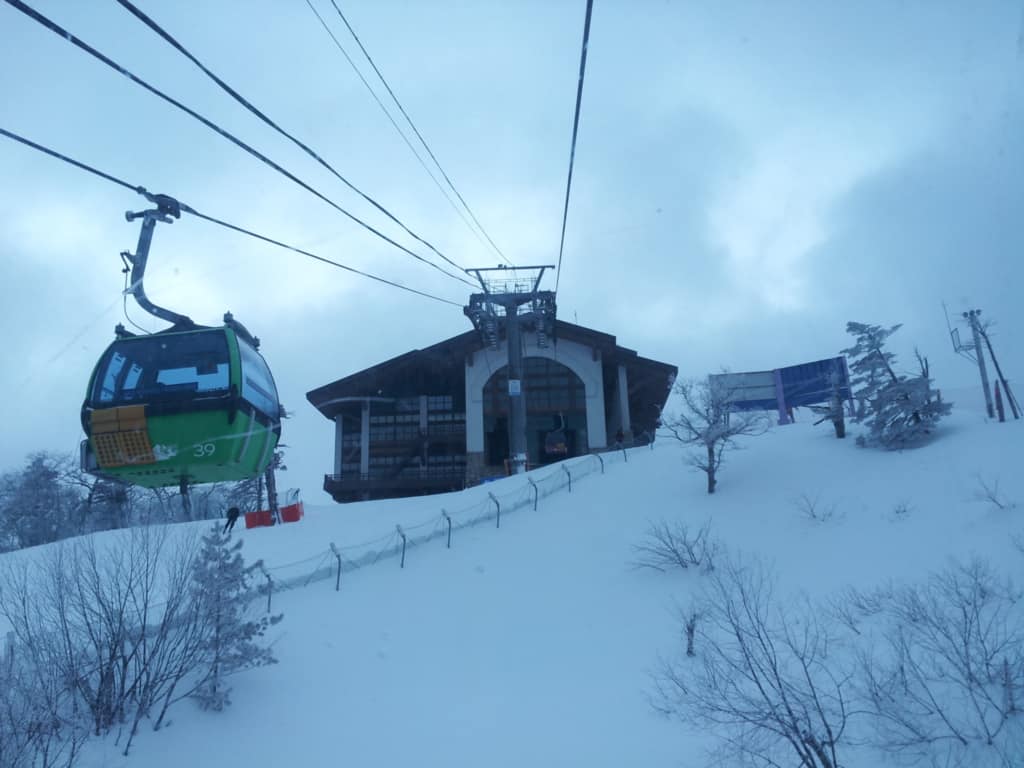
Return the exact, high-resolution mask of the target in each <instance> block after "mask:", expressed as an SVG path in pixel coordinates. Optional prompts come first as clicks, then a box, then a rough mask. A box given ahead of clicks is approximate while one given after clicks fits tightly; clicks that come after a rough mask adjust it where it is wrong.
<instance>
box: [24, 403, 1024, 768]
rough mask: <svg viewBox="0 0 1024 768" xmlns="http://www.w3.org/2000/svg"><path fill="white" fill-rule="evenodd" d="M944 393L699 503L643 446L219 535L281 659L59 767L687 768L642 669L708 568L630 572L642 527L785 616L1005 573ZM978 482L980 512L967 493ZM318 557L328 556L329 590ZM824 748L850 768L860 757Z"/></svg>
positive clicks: (1014, 437) (978, 415)
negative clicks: (453, 490) (909, 413)
mask: <svg viewBox="0 0 1024 768" xmlns="http://www.w3.org/2000/svg"><path fill="white" fill-rule="evenodd" d="M950 397H951V399H953V400H955V401H956V404H955V407H954V411H953V415H952V416H951V417H949V418H948V419H946V420H944V421H943V422H942V423H941V424H940V425H939V428H938V432H937V434H936V435H935V436H934V439H933V440H931V441H930V442H929V443H928V444H927V445H924V446H923V447H920V448H917V449H914V450H907V451H904V452H887V451H881V450H872V449H864V448H858V447H857V446H856V445H855V444H854V440H853V439H852V438H853V437H855V434H856V430H853V432H854V434H853V435H851V436H850V437H849V438H848V439H846V440H837V439H835V437H834V434H833V431H832V429H831V425H829V424H827V423H826V424H823V425H820V426H813V425H812V424H811V423H810V422H811V418H810V415H809V414H807V413H805V412H801V411H798V413H797V418H798V422H797V423H796V424H793V425H787V426H780V427H774V428H773V429H772V430H771V431H770V432H769V433H767V434H765V435H762V436H759V437H755V438H750V439H748V440H746V442H745V443H744V444H743V446H742V450H738V451H735V452H733V453H731V454H729V455H728V456H727V458H726V462H725V465H724V467H723V469H722V472H721V475H720V478H719V486H718V490H717V492H716V493H715V494H714V495H713V496H708V495H707V494H706V493H705V484H704V480H703V477H702V476H701V475H700V474H698V473H696V472H695V471H693V470H692V469H691V468H690V467H688V466H686V464H685V463H684V460H683V458H684V455H685V451H684V449H683V448H682V446H680V445H679V444H678V443H674V442H672V441H671V440H670V439H659V440H658V442H657V443H656V444H655V447H654V449H648V448H646V447H645V448H635V449H632V450H630V451H629V452H628V456H625V455H623V454H622V453H621V452H618V453H609V454H605V456H604V461H605V465H606V466H605V468H604V472H603V473H602V472H601V470H600V465H599V462H598V460H597V459H595V458H593V457H580V458H577V459H573V460H570V461H568V462H565V463H564V464H565V466H566V467H567V468H568V469H569V474H571V475H572V476H573V484H572V490H571V492H570V491H569V489H568V487H567V479H568V476H569V474H567V473H566V472H565V471H564V470H563V469H561V467H560V466H557V465H556V466H549V467H544V468H541V469H539V470H536V471H535V472H533V473H531V474H530V475H528V476H527V478H529V479H532V480H533V481H534V482H535V483H536V484H537V488H538V493H537V496H538V497H539V499H538V505H537V509H536V511H534V509H533V498H534V491H533V486H532V485H531V484H530V483H529V480H528V479H527V478H524V477H522V476H520V477H512V478H507V479H504V480H500V481H497V482H494V483H488V484H486V485H483V486H480V487H477V488H474V489H470V490H467V491H464V492H462V493H457V494H447V495H444V496H429V497H420V498H414V499H401V500H393V501H381V502H366V503H358V504H349V505H343V506H322V507H321V506H310V507H307V508H306V517H305V518H304V519H303V520H302V521H300V522H298V523H293V524H288V525H282V526H277V527H273V528H255V529H251V530H245V529H244V528H243V526H242V524H241V523H239V525H238V526H237V527H236V528H235V536H236V537H241V538H242V539H243V540H244V542H245V544H244V547H243V554H244V555H245V557H246V559H247V560H248V561H249V562H252V561H254V560H255V559H257V558H258V559H261V560H263V562H264V564H265V566H266V568H267V569H268V572H269V573H270V574H271V578H273V579H274V580H275V582H276V583H278V585H279V588H278V589H276V590H275V592H274V593H273V596H272V602H273V605H272V609H273V611H274V612H275V613H276V612H283V614H284V619H283V621H282V622H281V623H279V624H277V625H275V626H274V627H272V629H271V630H270V633H269V634H268V636H267V639H268V640H269V641H270V643H271V644H272V646H273V650H274V653H275V654H276V656H277V658H278V660H279V663H278V664H276V665H273V666H269V667H261V668H258V669H253V670H249V671H245V672H243V673H241V674H238V675H236V676H235V677H234V678H233V679H232V682H231V684H232V687H233V694H232V700H233V704H232V705H231V706H230V707H229V708H227V709H226V710H225V711H223V712H220V713H208V712H202V711H200V710H199V709H198V708H197V707H196V706H194V705H193V704H192V703H190V702H188V701H186V702H181V703H179V704H177V705H176V706H175V708H174V709H172V711H171V714H170V721H171V722H170V724H169V725H168V726H167V727H165V728H164V729H163V730H161V731H159V732H155V733H154V732H152V731H150V730H148V729H146V730H144V731H143V732H142V733H140V735H139V736H138V738H137V739H136V741H135V743H134V745H133V746H132V749H131V753H130V755H129V756H128V757H123V756H122V755H121V751H122V748H121V746H120V745H119V744H118V743H117V738H116V736H117V734H113V735H111V736H110V737H108V738H105V739H95V740H92V741H91V742H90V743H89V744H88V747H87V749H86V752H85V754H84V756H83V760H82V762H81V765H84V766H87V768H100V766H103V767H106V766H111V767H114V766H130V765H136V766H147V768H172V767H173V768H180V766H182V765H218V766H221V768H232V767H233V766H279V765H302V766H331V765H346V764H347V765H359V766H394V765H413V766H420V767H423V766H481V765H486V766H489V767H491V768H499V767H500V766H516V767H517V768H518V767H520V766H524V765H550V766H556V765H558V766H564V765H586V766H623V765H645V766H666V767H667V766H698V765H705V764H706V757H705V754H706V750H707V749H708V748H710V747H713V746H714V745H715V743H716V734H715V733H713V732H701V733H698V732H695V731H694V730H693V729H691V728H689V727H687V726H685V725H683V724H681V723H680V722H678V721H677V720H674V719H672V718H669V717H665V716H663V715H660V714H659V713H658V712H656V711H655V708H654V707H653V706H652V694H653V684H652V679H653V678H652V675H653V674H654V673H655V671H656V669H657V668H658V664H659V659H660V658H678V657H679V656H680V655H681V653H682V649H683V646H682V622H681V618H680V612H681V610H682V609H683V608H684V607H685V606H686V605H688V604H689V603H690V601H691V600H692V599H693V598H694V597H695V596H697V595H699V594H700V592H701V589H702V584H703V582H704V580H705V579H706V578H707V577H706V576H705V575H702V574H701V573H700V572H699V570H698V569H689V570H687V571H685V572H684V571H681V570H680V571H675V572H665V573H661V572H657V571H654V570H650V569H639V568H637V567H636V566H635V560H636V556H637V555H636V552H635V551H634V549H633V547H634V545H636V544H638V543H640V542H641V541H642V540H643V539H644V535H645V532H646V530H647V528H648V525H649V523H650V522H653V521H659V520H668V521H677V520H678V521H684V522H687V523H688V524H690V525H691V526H692V527H694V528H697V527H699V526H700V525H702V524H703V523H705V522H706V521H710V526H711V535H712V537H713V538H714V539H716V540H718V541H719V542H720V543H721V544H722V545H723V546H724V547H725V548H726V549H727V550H728V551H729V552H731V553H742V554H743V556H744V557H745V558H751V557H757V558H759V559H760V560H762V561H763V562H764V563H766V564H767V565H769V566H770V567H771V568H772V569H773V570H774V572H775V574H776V575H777V577H778V580H779V585H778V588H777V597H779V598H780V599H782V600H783V601H786V602H788V601H791V600H793V599H795V598H796V597H797V596H798V595H800V594H801V593H803V594H806V595H808V596H809V597H810V598H812V599H821V598H828V597H830V596H833V595H836V594H837V593H838V592H839V591H840V590H842V589H843V588H844V587H846V586H854V587H857V588H860V589H871V588H874V587H878V586H881V585H882V584H883V583H885V582H887V581H889V580H892V581H893V582H894V583H897V584H910V583H916V582H920V581H921V580H923V579H924V578H926V577H927V576H928V574H930V573H933V572H935V571H938V570H939V569H941V568H943V567H944V566H946V565H948V564H949V563H950V562H951V559H956V560H958V561H961V562H965V561H967V560H968V559H970V558H971V557H974V556H980V557H983V558H985V559H986V560H988V561H989V562H990V563H991V565H992V566H993V567H994V568H996V569H997V570H999V571H1000V572H1001V573H1002V574H1005V575H1007V576H1013V575H1016V574H1017V573H1019V572H1020V565H1021V563H1022V562H1024V560H1022V557H1024V555H1022V554H1021V552H1020V551H1019V550H1018V549H1017V547H1016V546H1015V543H1014V537H1015V536H1017V535H1019V534H1021V533H1024V522H1022V520H1021V514H1022V510H1024V506H1022V505H1024V481H1022V478H1021V475H1020V471H1019V467H1020V458H1021V456H1022V450H1021V449H1022V445H1024V433H1022V429H1021V425H1020V423H1019V422H1016V423H1014V422H1010V423H1006V424H999V423H995V422H993V421H990V420H987V419H986V418H985V416H984V410H983V404H982V401H981V394H980V391H975V390H970V389H967V390H963V391H959V392H956V393H950ZM627 458H628V461H627ZM996 484H998V496H997V500H998V501H1000V502H1001V504H996V503H994V501H993V499H992V498H986V496H987V495H990V494H986V492H985V491H984V486H987V487H988V488H989V489H990V490H991V489H993V488H995V486H996ZM495 500H497V501H495ZM499 503H500V504H502V505H503V509H502V513H501V518H500V527H499V525H498V519H497V517H496V511H497V506H498V504H499ZM810 505H813V507H814V508H815V510H816V512H817V514H818V515H819V516H820V517H826V518H828V519H824V520H815V519H812V518H811V517H810V516H809V515H808V514H806V513H807V510H808V507H809V506H810ZM1000 506H1002V507H1003V508H1000ZM513 507H514V508H513ZM442 510H445V511H447V512H448V514H449V516H450V517H451V518H452V519H453V522H454V526H453V527H454V530H453V532H452V540H451V548H450V549H448V548H447V546H446V544H447V530H446V527H447V526H446V520H445V518H444V517H443V515H442ZM823 512H824V513H825V514H822V513H823ZM471 521H476V524H473V525H467V524H466V523H468V522H471ZM204 525H209V523H206V524H195V527H196V528H199V529H201V528H202V527H203V526H204ZM396 525H398V526H401V527H402V531H403V532H405V533H406V536H407V538H408V540H409V546H408V549H407V551H406V555H405V563H404V567H400V559H401V555H400V550H401V538H400V535H399V533H398V531H397V530H396ZM190 527H191V526H187V525H186V526H175V529H176V531H179V532H184V531H186V530H188V529H189V528H190ZM102 535H103V536H108V537H112V536H113V537H116V536H118V535H122V533H121V532H112V533H111V532H108V533H106V534H102ZM332 543H333V544H335V545H336V546H337V547H338V548H339V549H340V550H341V551H342V552H343V553H344V564H345V568H344V570H343V573H342V576H341V585H340V590H338V591H335V583H336V582H335V578H336V572H335V571H334V568H335V567H336V562H337V560H336V559H335V557H334V556H333V554H332V553H331V550H330V545H331V544H332ZM32 552H35V550H33V551H32ZM32 552H22V553H16V556H19V557H30V556H33V554H32ZM353 564H359V565H360V566H361V567H358V568H354V567H353ZM285 586H287V587H289V588H287V589H286V588H284V587H285ZM263 607H265V606H263V605H262V603H261V604H260V608H261V609H262V608H263ZM841 752H843V755H844V760H843V764H844V765H846V766H849V767H850V768H868V766H873V765H878V764H879V761H878V760H877V756H875V755H872V754H871V753H868V752H863V751H862V752H856V753H855V752H854V751H853V750H852V749H848V750H841Z"/></svg>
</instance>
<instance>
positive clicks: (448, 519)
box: [441, 509, 452, 549]
mask: <svg viewBox="0 0 1024 768" xmlns="http://www.w3.org/2000/svg"><path fill="white" fill-rule="evenodd" d="M441 515H442V516H443V517H444V519H445V520H446V521H447V522H448V547H447V548H448V549H451V548H452V519H451V517H450V516H449V515H448V513H447V512H445V511H444V510H443V509H442V510H441Z"/></svg>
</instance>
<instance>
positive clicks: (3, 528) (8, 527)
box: [0, 451, 83, 549]
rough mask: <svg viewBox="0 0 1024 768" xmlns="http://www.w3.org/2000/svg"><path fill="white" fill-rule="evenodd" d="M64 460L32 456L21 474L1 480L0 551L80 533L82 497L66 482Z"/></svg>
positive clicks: (17, 473) (32, 545)
mask: <svg viewBox="0 0 1024 768" xmlns="http://www.w3.org/2000/svg"><path fill="white" fill-rule="evenodd" d="M66 462H67V460H66V459H65V458H62V457H59V456H56V455H54V454H51V453H47V452H45V451H42V452H39V453H34V454H31V455H30V456H29V457H28V461H27V462H26V464H25V468H24V469H22V470H21V471H20V472H9V473H7V474H5V475H4V476H3V477H2V478H0V549H19V548H22V547H34V546H38V545H39V544H47V543H49V542H51V541H57V540H58V539H63V538H66V537H68V536H73V535H75V534H77V533H80V532H81V529H82V520H81V510H82V508H83V505H82V496H81V494H80V493H79V492H78V491H77V490H76V489H74V488H72V487H71V486H69V485H68V484H67V483H66V482H64V478H63V473H64V470H65V467H66Z"/></svg>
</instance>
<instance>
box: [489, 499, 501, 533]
mask: <svg viewBox="0 0 1024 768" xmlns="http://www.w3.org/2000/svg"><path fill="white" fill-rule="evenodd" d="M487 495H488V496H490V497H491V501H493V502H494V506H495V507H497V508H498V524H497V525H496V526H494V527H495V528H501V502H499V501H498V500H497V499H496V498H494V494H493V493H488V494H487Z"/></svg>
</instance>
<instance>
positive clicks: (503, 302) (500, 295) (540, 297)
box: [463, 264, 556, 474]
mask: <svg viewBox="0 0 1024 768" xmlns="http://www.w3.org/2000/svg"><path fill="white" fill-rule="evenodd" d="M546 269H554V265H553V264H545V265H543V266H536V267H505V266H503V265H498V266H497V267H482V268H479V269H467V270H466V271H467V272H468V273H469V274H471V275H474V276H475V277H476V279H477V280H479V281H480V287H481V288H482V289H483V293H474V294H472V295H471V296H470V297H469V304H468V305H466V306H465V307H464V308H463V312H464V313H465V315H466V317H468V318H469V319H470V321H471V322H472V323H473V327H474V328H476V330H477V331H479V333H480V335H481V337H482V338H483V342H484V344H485V345H487V346H488V347H489V348H491V349H497V348H498V343H499V341H500V339H501V336H502V331H504V336H505V340H506V343H507V345H508V401H509V403H508V414H509V449H510V450H509V453H510V454H511V459H512V462H511V464H512V468H511V471H512V473H513V474H519V473H521V472H525V471H526V392H525V391H524V388H523V341H522V338H523V333H531V332H532V333H535V334H536V335H537V345H538V346H540V347H545V346H547V345H548V344H549V343H550V341H551V339H553V337H554V333H555V313H556V305H555V292H554V291H541V290H539V288H540V279H541V277H542V276H543V274H544V270H546Z"/></svg>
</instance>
